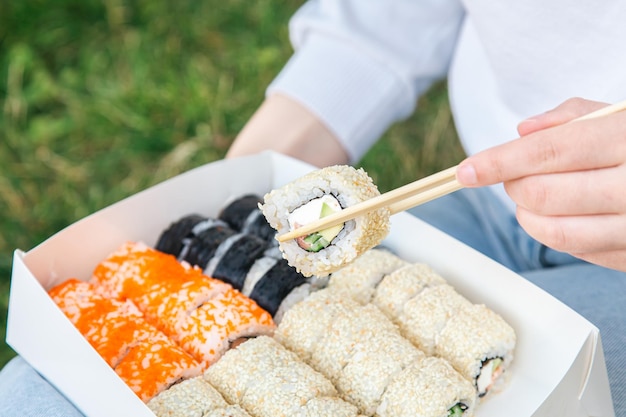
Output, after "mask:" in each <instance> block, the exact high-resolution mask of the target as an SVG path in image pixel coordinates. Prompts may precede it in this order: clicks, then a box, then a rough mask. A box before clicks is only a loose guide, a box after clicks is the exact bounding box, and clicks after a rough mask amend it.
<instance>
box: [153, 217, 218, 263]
mask: <svg viewBox="0 0 626 417" xmlns="http://www.w3.org/2000/svg"><path fill="white" fill-rule="evenodd" d="M203 220H206V218H205V217H204V216H201V215H199V214H189V215H187V216H185V217H183V218H181V219H179V220H177V221H175V222H174V223H172V224H170V226H169V227H168V228H167V229H165V230H164V231H163V232H162V233H161V235H160V236H159V239H158V240H157V243H156V245H155V248H156V249H157V250H160V251H161V252H165V253H169V254H171V255H174V256H178V255H179V254H180V253H181V251H182V250H183V245H184V242H185V239H187V238H189V237H190V236H191V235H192V230H193V228H194V227H195V226H196V225H197V224H198V223H200V222H202V221H203Z"/></svg>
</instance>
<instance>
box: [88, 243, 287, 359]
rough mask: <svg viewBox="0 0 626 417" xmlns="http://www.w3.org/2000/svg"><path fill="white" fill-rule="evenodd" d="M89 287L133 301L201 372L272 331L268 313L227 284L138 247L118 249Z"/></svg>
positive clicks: (272, 325) (138, 245) (105, 262)
mask: <svg viewBox="0 0 626 417" xmlns="http://www.w3.org/2000/svg"><path fill="white" fill-rule="evenodd" d="M91 282H92V283H94V285H96V286H98V288H99V291H100V292H101V293H103V294H106V295H107V296H109V297H117V298H121V299H128V300H131V301H133V302H134V304H135V305H137V307H138V308H139V310H140V311H141V312H142V313H143V314H144V315H145V317H146V318H147V319H148V320H150V321H151V322H153V323H154V324H155V325H156V326H158V327H159V328H160V329H162V330H163V332H165V333H166V334H167V336H169V337H170V338H171V339H172V340H174V341H175V342H176V343H178V344H179V345H180V346H181V347H182V348H183V349H185V350H186V351H187V352H189V353H190V354H191V355H193V357H194V358H196V360H198V361H199V362H200V363H201V364H202V366H203V367H204V368H206V367H208V366H210V365H211V364H212V363H214V362H215V361H217V360H218V359H219V358H220V357H221V355H223V354H224V352H226V350H228V349H229V348H230V347H231V346H232V344H233V343H236V342H237V341H238V340H239V339H240V338H248V337H254V336H257V335H261V334H272V333H273V331H274V328H275V324H274V322H273V320H272V317H271V315H270V314H269V313H268V312H267V311H265V310H263V309H262V308H261V307H259V305H258V304H256V303H255V302H254V300H252V299H250V298H249V297H246V296H245V295H243V294H242V293H240V292H239V291H237V290H236V289H234V288H232V286H231V285H229V284H227V283H225V282H223V281H221V280H217V279H214V278H210V277H208V276H206V275H204V274H203V273H202V271H201V270H200V269H199V268H198V267H191V266H190V265H189V264H186V263H180V262H178V261H177V260H176V258H175V257H174V256H173V255H169V254H165V253H161V252H159V251H157V250H155V249H152V248H150V247H148V246H146V245H145V244H142V243H135V242H128V243H126V244H124V245H122V246H121V247H120V248H119V249H118V250H117V251H115V252H114V253H112V254H111V255H110V256H109V257H107V258H106V259H105V260H104V261H102V262H101V263H100V264H98V266H97V267H96V268H95V270H94V273H93V276H92V279H91Z"/></svg>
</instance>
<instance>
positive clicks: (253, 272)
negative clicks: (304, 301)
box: [242, 257, 306, 316]
mask: <svg viewBox="0 0 626 417" xmlns="http://www.w3.org/2000/svg"><path fill="white" fill-rule="evenodd" d="M304 284H306V278H305V277H304V276H303V275H302V274H300V273H298V272H297V271H296V270H295V268H294V267H292V266H290V265H289V264H288V263H287V261H286V260H284V259H276V258H271V257H262V258H260V259H258V260H257V261H256V262H255V263H254V265H253V266H252V268H250V271H249V272H248V275H247V276H246V279H245V284H244V288H243V291H242V292H243V293H244V294H246V295H248V296H249V297H250V298H252V299H253V300H254V301H256V302H257V303H258V304H259V305H260V306H261V307H262V308H264V309H265V310H266V311H268V312H269V313H270V314H271V315H272V316H274V315H275V314H276V312H277V311H278V309H279V307H280V306H281V304H282V302H283V301H284V300H285V298H286V297H287V296H288V295H289V294H290V293H291V292H292V291H293V290H295V289H296V288H297V287H300V286H302V285H304Z"/></svg>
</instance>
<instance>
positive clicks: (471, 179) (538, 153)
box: [457, 112, 626, 187]
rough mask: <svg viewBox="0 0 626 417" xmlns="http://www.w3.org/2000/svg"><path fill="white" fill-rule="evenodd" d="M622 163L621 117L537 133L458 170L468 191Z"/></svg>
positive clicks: (625, 137)
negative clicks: (541, 175) (527, 177)
mask: <svg viewBox="0 0 626 417" xmlns="http://www.w3.org/2000/svg"><path fill="white" fill-rule="evenodd" d="M624 160H626V112H621V113H615V114H612V115H608V116H604V117H600V118H597V119H591V120H584V121H576V122H573V123H567V124H564V125H559V126H556V127H552V128H548V129H544V130H540V131H538V132H535V133H532V134H530V135H528V136H525V137H523V138H519V139H516V140H513V141H511V142H508V143H505V144H502V145H499V146H496V147H493V148H490V149H487V150H485V151H482V152H479V153H477V154H476V155H473V156H470V157H469V158H467V159H465V160H464V161H462V162H461V163H460V164H459V167H458V169H457V178H458V180H459V182H460V183H461V184H463V185H465V186H468V187H471V186H473V187H476V186H484V185H490V184H496V183H498V182H504V181H509V180H513V179H516V178H521V177H524V176H528V175H537V174H542V173H553V172H569V171H581V170H587V169H594V168H605V167H611V166H616V165H619V164H620V163H621V162H623V161H624Z"/></svg>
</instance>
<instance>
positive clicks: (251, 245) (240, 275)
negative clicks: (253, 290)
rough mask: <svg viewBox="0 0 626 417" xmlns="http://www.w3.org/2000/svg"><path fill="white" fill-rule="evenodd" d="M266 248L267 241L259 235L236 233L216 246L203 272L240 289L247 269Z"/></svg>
mask: <svg viewBox="0 0 626 417" xmlns="http://www.w3.org/2000/svg"><path fill="white" fill-rule="evenodd" d="M266 249H267V242H266V241H265V240H263V239H261V238H260V237H257V236H254V235H249V234H245V233H236V234H234V235H232V236H230V237H228V238H227V239H226V240H224V241H223V242H222V243H221V244H220V245H219V246H218V247H217V250H216V251H215V253H214V255H213V257H212V258H211V259H210V260H209V262H208V263H207V265H206V266H205V267H204V273H205V274H206V275H208V276H211V277H213V278H217V279H221V280H222V281H224V282H227V283H229V284H231V285H232V286H233V287H234V288H236V289H238V290H241V289H242V288H243V286H244V283H245V279H246V275H247V274H248V271H249V270H250V268H251V267H252V265H253V264H254V262H255V261H256V260H257V259H259V258H260V257H261V256H262V255H263V252H264V251H265V250H266Z"/></svg>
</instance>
